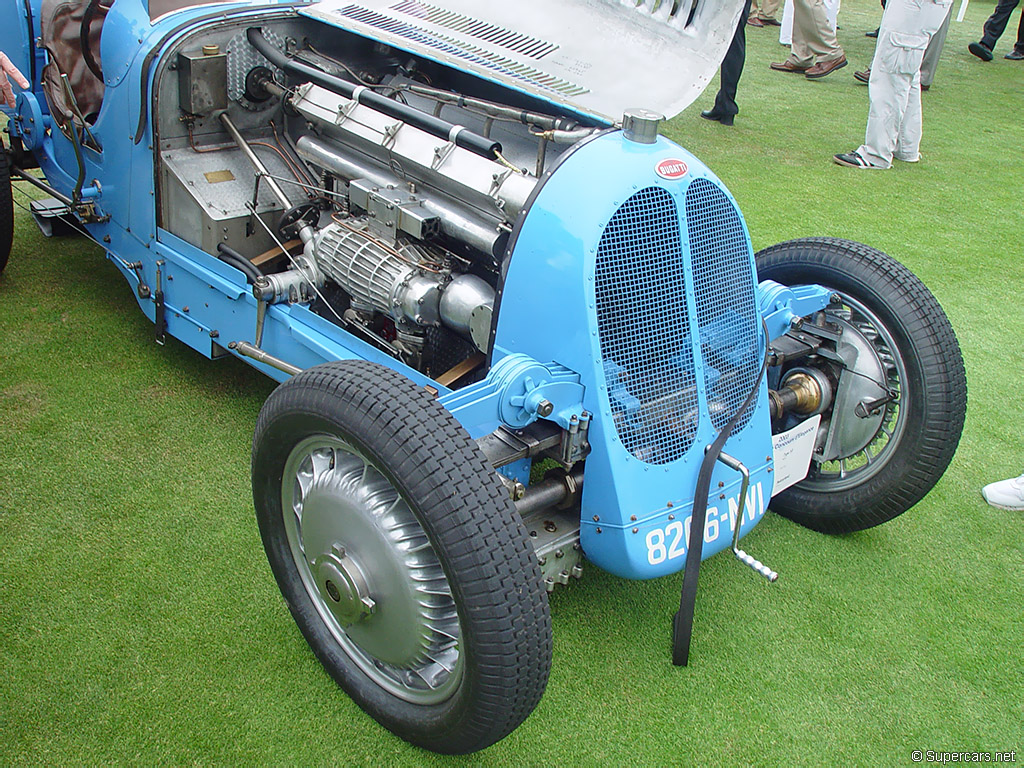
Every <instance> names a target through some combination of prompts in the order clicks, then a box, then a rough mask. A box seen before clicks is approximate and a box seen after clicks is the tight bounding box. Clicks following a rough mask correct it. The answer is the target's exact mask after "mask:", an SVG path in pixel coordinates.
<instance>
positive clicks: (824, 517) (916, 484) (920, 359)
mask: <svg viewBox="0 0 1024 768" xmlns="http://www.w3.org/2000/svg"><path fill="white" fill-rule="evenodd" d="M755 259H756V262H757V272H758V278H759V279H761V280H765V279H769V280H775V281H777V282H779V283H782V284H784V285H798V284H809V283H817V284H819V285H823V286H825V287H827V288H829V289H831V290H832V291H834V292H835V293H836V294H837V295H838V296H839V297H840V301H839V303H838V304H833V305H832V306H831V307H829V308H828V309H827V310H826V315H828V316H830V319H832V320H834V321H836V322H839V323H840V324H841V325H842V326H843V327H844V329H845V332H846V333H847V334H856V335H859V339H858V341H859V342H860V343H861V344H863V345H866V346H865V347H863V348H865V349H870V350H873V352H874V354H875V355H876V358H875V359H877V361H879V364H880V367H881V370H883V371H884V372H885V374H884V375H885V377H886V378H887V381H885V382H882V384H884V385H885V386H887V387H888V388H889V389H890V390H891V391H895V392H898V400H897V401H896V402H890V403H888V404H887V405H886V406H885V410H884V412H883V416H882V417H881V418H880V419H879V420H878V427H877V430H876V431H874V433H873V435H871V436H869V438H868V439H867V440H865V441H863V442H865V445H864V447H863V448H862V449H858V450H856V451H850V452H848V454H847V455H839V456H837V457H835V458H834V459H833V460H830V461H816V460H812V462H811V470H810V472H809V474H808V477H807V478H806V479H805V480H803V481H801V482H800V483H797V484H796V485H794V486H793V487H791V488H789V489H788V490H786V491H783V492H782V493H781V494H779V495H778V496H776V497H775V498H773V499H772V502H771V508H772V509H773V510H774V511H775V512H778V513H779V514H781V515H783V516H785V517H788V518H790V519H792V520H794V521H796V522H798V523H800V524H801V525H805V526H807V527H808V528H813V529H814V530H818V531H823V532H825V533H846V532H849V531H857V530H862V529H864V528H870V527H872V526H875V525H879V524H881V523H884V522H886V521H887V520H891V519H892V518H894V517H896V516H897V515H899V514H901V513H902V512H905V511H906V510H907V509H909V508H910V507H912V506H913V505H914V504H916V503H917V502H918V501H919V500H920V499H921V498H922V497H923V496H924V495H925V494H926V493H928V491H930V490H931V489H932V487H933V486H934V485H935V483H937V482H938V480H939V478H940V477H942V474H943V472H944V471H945V470H946V467H947V466H948V465H949V462H950V461H951V460H952V458H953V454H954V453H955V451H956V447H957V444H958V443H959V440H960V434H961V432H962V431H963V425H964V416H965V414H966V410H967V379H966V374H965V372H964V363H963V357H962V356H961V354H960V346H959V344H958V343H957V340H956V336H955V334H954V333H953V328H952V326H951V325H950V323H949V320H948V319H947V318H946V315H945V313H944V312H943V311H942V307H940V306H939V303H938V301H936V299H935V297H934V296H933V295H932V294H931V292H930V291H929V290H928V289H927V288H926V287H925V286H924V284H923V283H922V282H921V281H920V280H919V279H918V278H917V277H916V276H915V275H914V274H913V273H911V272H910V270H908V269H907V268H906V267H904V266H903V265H902V264H900V263H898V262H897V261H895V260H894V259H892V258H891V257H889V256H887V255H886V254H884V253H882V252H881V251H879V250H876V249H874V248H870V247H869V246H866V245H861V244H860V243H854V242H851V241H848V240H839V239H834V238H804V239H799V240H791V241H789V242H785V243H779V244H778V245H774V246H771V247H770V248H766V249H764V250H763V251H760V252H759V253H757V255H756V256H755ZM825 416H830V418H831V420H832V423H833V428H836V427H835V425H836V424H837V420H840V421H839V422H838V423H839V425H840V427H841V420H843V419H846V420H854V419H859V418H863V417H862V416H857V415H856V414H855V413H854V412H853V409H852V408H850V409H849V410H848V411H847V412H845V413H831V414H825ZM823 423H824V422H823Z"/></svg>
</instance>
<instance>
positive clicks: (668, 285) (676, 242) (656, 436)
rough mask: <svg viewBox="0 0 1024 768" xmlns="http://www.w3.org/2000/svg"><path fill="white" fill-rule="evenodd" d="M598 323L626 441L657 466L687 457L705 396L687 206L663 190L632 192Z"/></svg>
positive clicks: (607, 241)
mask: <svg viewBox="0 0 1024 768" xmlns="http://www.w3.org/2000/svg"><path fill="white" fill-rule="evenodd" d="M596 268H597V274H596V287H595V291H596V294H597V323H598V333H599V338H600V344H601V357H602V360H603V361H604V369H605V379H606V381H607V385H608V396H609V399H610V400H611V404H612V410H613V413H614V419H615V425H616V430H617V432H618V435H619V439H620V440H622V444H623V446H624V447H625V448H626V450H627V451H629V452H630V453H631V454H633V455H634V456H636V457H637V458H638V459H640V460H642V461H645V462H647V463H649V464H667V463H669V462H671V461H675V460H676V459H678V458H680V457H682V455H683V454H684V453H685V452H686V451H687V450H688V449H689V448H690V446H691V445H692V444H693V441H694V438H695V437H696V434H697V423H698V404H697V403H698V401H697V391H696V389H697V388H696V377H695V373H694V362H693V347H692V344H691V340H690V335H689V327H690V317H689V313H688V310H687V306H686V284H685V279H684V258H683V244H682V238H681V235H680V228H679V211H678V208H677V207H676V203H675V201H674V200H673V199H672V196H671V195H670V194H669V193H668V192H666V191H665V190H664V189H661V188H659V187H648V188H647V189H642V190H640V191H639V192H637V193H636V194H634V195H633V196H632V197H630V198H629V199H628V200H627V201H626V202H625V203H624V204H623V205H622V207H620V208H619V210H618V211H617V212H616V213H615V215H614V216H613V217H612V220H611V221H610V222H609V223H608V226H607V228H606V229H605V231H604V234H603V235H602V236H601V242H600V244H599V246H598V252H597V265H596Z"/></svg>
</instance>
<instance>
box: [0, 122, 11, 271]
mask: <svg viewBox="0 0 1024 768" xmlns="http://www.w3.org/2000/svg"><path fill="white" fill-rule="evenodd" d="M13 244H14V196H13V194H12V190H11V158H10V156H9V155H8V154H7V150H6V149H5V148H4V146H3V143H2V142H0V272H3V271H4V267H6V266H7V260H8V259H9V258H10V255H11V247H12V245H13Z"/></svg>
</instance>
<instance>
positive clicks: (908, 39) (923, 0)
mask: <svg viewBox="0 0 1024 768" xmlns="http://www.w3.org/2000/svg"><path fill="white" fill-rule="evenodd" d="M952 1H953V0H888V2H887V4H886V6H885V13H884V14H882V24H881V27H880V28H879V30H878V45H876V46H875V58H874V59H872V61H871V80H870V82H869V83H868V96H869V98H870V101H871V105H870V107H869V108H868V127H867V130H866V131H865V135H864V144H862V145H861V147H860V148H859V149H858V150H857V153H858V154H859V155H860V156H861V157H863V158H864V159H865V160H867V161H868V162H869V163H871V165H874V166H877V167H880V168H888V167H889V166H891V165H892V159H893V157H895V158H896V159H897V160H906V161H909V162H914V161H916V160H918V159H919V158H920V156H921V154H920V146H921V61H922V59H923V58H924V51H925V48H927V47H928V41H929V40H931V38H932V36H933V35H934V34H935V32H936V31H937V30H938V29H939V27H941V26H942V22H943V21H944V20H945V18H946V13H947V12H948V11H949V9H950V5H951V4H952Z"/></svg>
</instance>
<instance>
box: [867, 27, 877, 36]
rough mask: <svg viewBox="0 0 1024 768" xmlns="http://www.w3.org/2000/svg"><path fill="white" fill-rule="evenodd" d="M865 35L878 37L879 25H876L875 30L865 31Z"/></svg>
mask: <svg viewBox="0 0 1024 768" xmlns="http://www.w3.org/2000/svg"><path fill="white" fill-rule="evenodd" d="M864 37H878V27H875V31H874V32H865V33H864Z"/></svg>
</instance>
